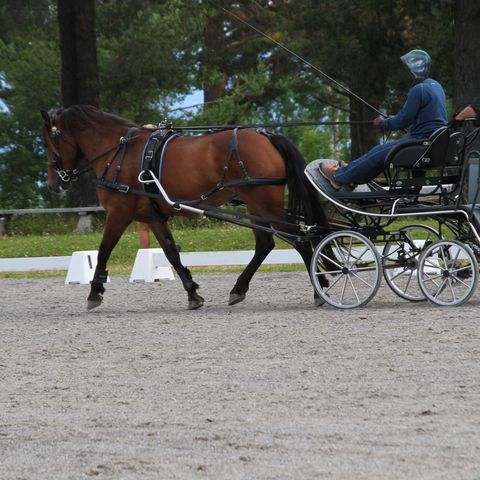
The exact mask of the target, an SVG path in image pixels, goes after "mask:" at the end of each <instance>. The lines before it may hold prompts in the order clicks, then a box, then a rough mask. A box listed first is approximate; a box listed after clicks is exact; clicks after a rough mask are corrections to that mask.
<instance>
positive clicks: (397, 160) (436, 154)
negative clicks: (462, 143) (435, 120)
mask: <svg viewBox="0 0 480 480" xmlns="http://www.w3.org/2000/svg"><path fill="white" fill-rule="evenodd" d="M454 136H455V133H453V134H452V131H451V130H450V129H449V128H448V127H440V128H439V129H437V130H435V132H433V133H432V134H431V135H430V137H429V138H428V139H427V140H411V141H408V142H404V143H400V144H399V145H396V146H395V147H393V148H392V150H391V151H390V152H389V153H388V155H387V158H386V159H385V167H387V168H412V169H416V168H420V169H428V168H434V167H439V166H443V165H454V164H456V163H458V150H459V148H458V144H457V142H456V141H455V140H454V138H452V137H454Z"/></svg>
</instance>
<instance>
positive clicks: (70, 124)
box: [61, 105, 137, 131]
mask: <svg viewBox="0 0 480 480" xmlns="http://www.w3.org/2000/svg"><path fill="white" fill-rule="evenodd" d="M61 122H62V124H63V126H64V127H65V128H66V129H67V130H69V131H73V130H77V129H78V130H83V129H85V128H88V127H91V126H94V125H95V126H107V125H106V124H108V126H111V125H112V123H113V124H114V125H119V126H124V127H136V126H137V125H136V124H135V123H133V122H131V121H130V120H126V119H125V118H122V117H119V116H118V115H114V114H112V113H106V112H102V111H101V110H100V109H98V108H96V107H93V106H92V105H72V106H71V107H68V108H65V109H62V110H61Z"/></svg>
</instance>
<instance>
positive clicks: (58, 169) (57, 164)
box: [49, 125, 83, 183]
mask: <svg viewBox="0 0 480 480" xmlns="http://www.w3.org/2000/svg"><path fill="white" fill-rule="evenodd" d="M50 134H51V136H50V138H51V140H52V142H53V145H54V146H55V149H54V150H53V160H52V161H51V162H49V165H50V166H51V167H53V168H54V170H55V173H56V174H57V175H58V176H59V178H60V180H61V181H62V182H64V183H70V182H76V181H77V180H78V177H79V175H81V174H82V173H83V172H81V171H80V170H79V169H78V168H74V169H64V168H63V161H62V157H61V156H60V153H59V147H60V140H63V141H64V142H66V143H68V144H69V145H70V146H71V147H73V148H75V149H77V146H76V145H74V144H73V143H72V142H71V141H70V140H68V139H67V138H66V137H65V136H64V135H63V134H62V132H61V130H59V129H58V128H57V127H56V126H55V125H52V126H51V127H50Z"/></svg>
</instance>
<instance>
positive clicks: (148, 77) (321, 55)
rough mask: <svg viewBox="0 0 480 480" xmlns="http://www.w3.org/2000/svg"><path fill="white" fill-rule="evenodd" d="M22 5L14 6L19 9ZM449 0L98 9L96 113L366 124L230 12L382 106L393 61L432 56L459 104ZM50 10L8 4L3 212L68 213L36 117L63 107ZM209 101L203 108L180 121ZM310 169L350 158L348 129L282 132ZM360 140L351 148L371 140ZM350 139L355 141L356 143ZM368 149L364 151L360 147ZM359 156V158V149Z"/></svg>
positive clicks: (165, 3) (360, 110) (126, 0)
mask: <svg viewBox="0 0 480 480" xmlns="http://www.w3.org/2000/svg"><path fill="white" fill-rule="evenodd" d="M18 3H19V4H20V5H18ZM453 4H454V2H453V1H450V0H395V1H393V2H392V1H389V0H381V1H378V0H322V1H316V0H315V1H314V0H295V1H294V2H293V1H289V0H275V1H272V0H263V1H261V0H246V1H244V2H234V1H227V0H224V1H220V0H198V1H196V2H191V1H186V0H102V1H97V2H96V36H97V49H98V52H97V53H98V55H97V58H98V72H99V80H98V81H99V85H98V87H99V88H98V90H99V101H100V107H101V108H102V109H104V110H107V111H111V112H115V113H118V114H120V115H122V116H125V117H127V118H130V119H132V120H134V121H136V122H138V123H147V122H158V121H160V120H162V119H163V118H164V116H169V117H170V118H174V121H175V123H176V124H177V125H180V124H197V125H198V124H202V125H204V124H233V123H235V124H254V123H272V122H288V121H300V120H302V121H318V120H348V119H349V118H353V119H362V118H372V115H373V116H375V114H374V113H373V114H372V111H369V108H368V107H365V105H362V104H361V102H360V103H359V102H352V101H351V99H350V100H349V97H348V95H346V92H345V90H344V89H342V88H341V87H340V86H339V85H337V84H335V83H332V82H329V81H328V80H326V78H325V76H324V75H322V74H320V73H319V72H318V71H315V70H314V69H312V68H310V67H309V66H307V65H305V64H304V63H302V62H301V61H299V60H298V59H296V58H294V57H293V56H291V55H289V54H288V53H287V52H285V51H284V50H283V49H281V48H280V47H278V46H276V45H275V44H274V43H272V42H271V41H268V40H266V39H265V38H263V37H262V36H260V35H259V34H258V33H256V32H254V31H253V30H252V29H250V28H248V27H247V26H246V25H244V24H242V23H241V22H240V21H238V20H237V19H235V18H234V17H233V16H231V15H229V14H227V13H226V12H225V11H224V10H223V8H225V9H227V10H230V11H232V12H233V13H235V15H238V16H239V17H240V18H242V19H244V20H247V21H248V22H250V23H251V24H253V25H255V26H256V27H258V28H260V29H261V30H262V31H265V32H267V33H268V34H269V35H270V36H271V37H272V38H274V39H275V40H276V41H278V42H281V43H283V44H285V45H288V46H289V48H291V49H292V50H294V51H295V52H297V53H298V54H300V55H301V56H303V57H304V58H306V59H308V60H309V61H310V62H311V63H312V64H314V65H317V66H318V67H319V68H320V69H321V70H322V71H323V72H325V73H327V74H328V75H330V76H331V77H333V78H334V79H336V80H337V81H339V82H340V83H341V84H342V85H344V86H347V87H348V88H349V89H351V90H352V91H354V92H355V93H356V94H358V95H359V96H361V97H362V98H365V99H366V100H367V101H368V102H369V103H371V104H372V105H374V106H375V107H376V108H380V109H383V110H384V111H386V112H390V113H391V112H394V111H395V110H396V109H397V108H398V107H399V106H400V105H401V103H402V101H403V98H404V95H405V92H406V90H407V88H408V85H409V84H408V82H409V80H408V77H407V76H406V75H405V74H404V72H402V70H401V65H400V62H399V60H398V59H399V56H400V55H402V54H403V53H405V52H406V51H407V50H409V49H411V48H418V47H421V48H424V49H427V50H429V51H430V52H431V54H432V57H433V58H434V69H433V75H434V76H435V77H436V78H438V79H439V80H441V82H442V83H443V84H444V85H445V86H446V89H447V92H448V94H449V95H450V96H452V95H453V86H454V81H453V78H454V75H453V61H452V53H451V52H452V45H453V38H454V37H453V35H454V31H453ZM58 31H59V29H58V20H57V3H56V1H54V0H36V1H34V0H26V1H23V2H16V1H15V0H2V2H0V98H1V99H3V101H4V103H5V106H6V108H4V109H3V110H2V111H0V206H2V207H3V208H5V207H19V208H21V207H29V206H51V205H55V204H59V203H60V204H61V202H62V200H61V199H60V198H57V197H52V196H50V194H49V193H48V192H47V190H46V188H45V175H46V171H45V170H46V168H45V159H44V158H43V152H42V145H41V141H40V139H39V131H40V117H39V114H38V111H39V109H41V108H43V109H48V108H51V107H54V106H59V105H60V104H61V64H60V45H59V41H58V38H59V33H58ZM198 89H200V90H203V91H204V93H205V98H206V100H209V101H210V102H212V103H209V104H208V105H206V106H205V107H203V108H195V109H191V110H184V111H175V112H172V110H174V107H175V105H178V102H180V101H181V100H182V99H183V98H184V97H185V95H187V94H188V93H190V92H192V91H193V90H198ZM282 133H285V134H287V135H288V136H289V137H290V138H291V139H292V140H293V141H294V142H296V143H297V144H298V145H299V147H300V149H301V151H302V152H303V153H304V155H305V157H306V158H307V159H313V158H319V157H332V156H335V157H342V158H348V157H349V156H350V147H351V142H350V131H349V128H348V127H345V126H343V127H337V128H331V127H316V128H303V127H302V128H291V129H288V130H283V131H282ZM363 133H364V134H362V136H359V137H358V138H357V137H355V140H354V143H355V148H357V150H358V149H362V148H363V149H364V148H367V147H368V146H371V143H372V142H374V141H376V135H377V133H376V132H373V133H372V132H370V133H369V132H363ZM352 138H354V137H352ZM358 139H360V140H358ZM353 151H354V152H355V151H356V150H355V149H353Z"/></svg>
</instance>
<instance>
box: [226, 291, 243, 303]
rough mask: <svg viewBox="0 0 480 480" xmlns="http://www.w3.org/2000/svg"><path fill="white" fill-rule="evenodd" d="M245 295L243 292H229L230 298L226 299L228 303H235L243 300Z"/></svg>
mask: <svg viewBox="0 0 480 480" xmlns="http://www.w3.org/2000/svg"><path fill="white" fill-rule="evenodd" d="M245 297H246V295H245V294H244V293H231V294H230V298H229V299H228V304H229V305H236V304H237V303H240V302H242V301H243V300H245Z"/></svg>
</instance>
